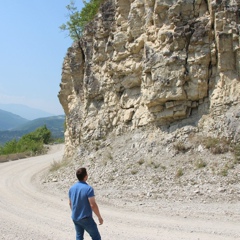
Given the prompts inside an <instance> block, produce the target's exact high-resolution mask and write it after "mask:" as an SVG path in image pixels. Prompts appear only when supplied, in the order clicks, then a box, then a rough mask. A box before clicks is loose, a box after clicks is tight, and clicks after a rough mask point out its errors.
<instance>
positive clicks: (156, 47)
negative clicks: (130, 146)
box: [59, 0, 240, 156]
mask: <svg viewBox="0 0 240 240" xmlns="http://www.w3.org/2000/svg"><path fill="white" fill-rule="evenodd" d="M239 7H240V2H239V0H229V1H228V0H226V1H224V0H216V1H211V0H179V1H177V0H130V1H127V0H115V1H114V0H106V1H104V3H103V4H102V6H101V8H100V10H99V13H98V15H97V16H96V17H95V19H94V21H92V22H91V23H89V25H88V26H87V27H86V29H85V32H84V34H83V36H82V39H81V40H80V41H79V42H75V43H74V44H73V45H72V46H71V47H70V48H69V49H68V52H67V54H66V57H65V59H64V63H63V70H62V82H61V84H60V86H61V90H60V92H59V100H60V102H61V104H62V106H63V108H64V111H65V114H66V132H65V141H66V142H65V143H66V150H65V155H66V156H72V155H73V153H74V151H75V149H76V148H77V147H78V146H79V145H80V144H81V143H83V142H88V141H92V140H98V139H106V138H107V136H108V135H109V134H115V135H122V134H124V133H126V132H130V131H133V130H136V129H138V130H139V129H142V130H143V131H144V129H153V130H154V129H157V130H158V131H159V135H161V133H163V134H165V133H173V132H174V131H176V130H179V129H181V128H182V127H186V126H191V127H193V128H194V129H195V130H194V131H195V132H201V133H202V134H206V135H213V136H225V137H227V138H228V139H232V140H233V141H239V139H240V127H239V125H240V124H239V123H240V79H239V74H240V73H239V68H240V50H239V26H240V25H239V24H240V21H239V16H240V12H239Z"/></svg>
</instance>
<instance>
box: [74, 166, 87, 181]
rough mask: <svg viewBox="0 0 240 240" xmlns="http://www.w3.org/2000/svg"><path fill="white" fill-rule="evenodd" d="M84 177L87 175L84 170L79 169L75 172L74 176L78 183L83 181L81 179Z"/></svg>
mask: <svg viewBox="0 0 240 240" xmlns="http://www.w3.org/2000/svg"><path fill="white" fill-rule="evenodd" d="M86 175H87V170H86V168H79V169H78V170H77V172H76V176H77V178H78V180H79V181H83V179H84V178H85V177H86Z"/></svg>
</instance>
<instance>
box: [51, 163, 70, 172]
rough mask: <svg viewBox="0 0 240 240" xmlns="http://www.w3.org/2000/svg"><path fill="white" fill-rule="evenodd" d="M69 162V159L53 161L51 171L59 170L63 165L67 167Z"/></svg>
mask: <svg viewBox="0 0 240 240" xmlns="http://www.w3.org/2000/svg"><path fill="white" fill-rule="evenodd" d="M68 164H69V162H68V161H67V160H62V161H55V160H54V161H53V162H52V163H51V166H50V172H55V171H57V170H59V169H60V168H62V167H66V166H67V165H68Z"/></svg>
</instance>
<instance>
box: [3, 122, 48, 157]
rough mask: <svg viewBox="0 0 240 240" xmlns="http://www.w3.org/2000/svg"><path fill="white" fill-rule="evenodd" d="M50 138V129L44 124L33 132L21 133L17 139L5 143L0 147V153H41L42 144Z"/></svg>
mask: <svg viewBox="0 0 240 240" xmlns="http://www.w3.org/2000/svg"><path fill="white" fill-rule="evenodd" d="M50 139H51V131H50V130H48V129H47V127H46V126H43V127H40V128H37V129H36V130H35V131H34V132H31V133H28V134H26V135H23V136H22V137H21V138H20V139H19V140H18V141H17V140H16V139H14V140H12V141H9V142H7V143H5V145H4V146H1V147H0V155H8V154H13V153H23V152H33V153H34V154H37V153H41V152H42V151H43V149H44V144H47V143H49V141H50Z"/></svg>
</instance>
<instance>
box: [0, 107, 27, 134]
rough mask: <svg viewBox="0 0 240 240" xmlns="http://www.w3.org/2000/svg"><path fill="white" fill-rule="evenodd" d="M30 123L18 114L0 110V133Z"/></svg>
mask: <svg viewBox="0 0 240 240" xmlns="http://www.w3.org/2000/svg"><path fill="white" fill-rule="evenodd" d="M28 121H29V120H27V119H25V118H22V117H20V116H18V115H16V114H13V113H11V112H7V111H4V110H1V109H0V131H3V130H9V129H12V128H15V127H17V126H18V125H20V124H24V123H27V122H28Z"/></svg>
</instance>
